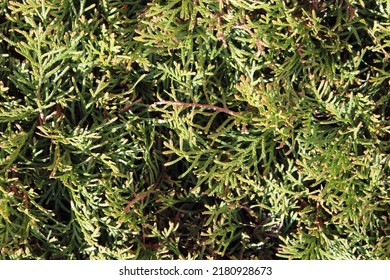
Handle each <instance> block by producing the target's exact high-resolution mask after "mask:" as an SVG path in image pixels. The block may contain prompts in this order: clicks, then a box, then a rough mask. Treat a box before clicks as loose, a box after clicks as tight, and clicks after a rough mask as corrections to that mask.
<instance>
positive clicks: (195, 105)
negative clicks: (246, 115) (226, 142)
mask: <svg viewBox="0 0 390 280" xmlns="http://www.w3.org/2000/svg"><path fill="white" fill-rule="evenodd" d="M153 105H154V106H158V105H171V106H181V107H185V108H191V107H192V108H202V109H210V110H214V111H217V112H220V113H225V114H228V115H231V116H238V115H240V113H239V112H235V111H232V110H230V109H227V108H222V107H218V106H215V105H209V104H200V103H187V102H180V101H165V100H163V101H159V102H154V103H153Z"/></svg>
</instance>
